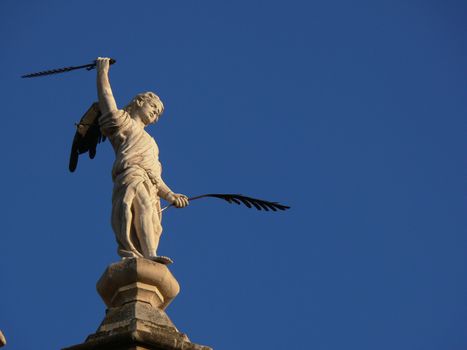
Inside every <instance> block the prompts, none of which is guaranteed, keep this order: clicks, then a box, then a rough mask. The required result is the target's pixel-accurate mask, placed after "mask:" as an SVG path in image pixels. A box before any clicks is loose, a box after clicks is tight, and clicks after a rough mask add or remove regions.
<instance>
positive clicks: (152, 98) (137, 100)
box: [124, 91, 164, 123]
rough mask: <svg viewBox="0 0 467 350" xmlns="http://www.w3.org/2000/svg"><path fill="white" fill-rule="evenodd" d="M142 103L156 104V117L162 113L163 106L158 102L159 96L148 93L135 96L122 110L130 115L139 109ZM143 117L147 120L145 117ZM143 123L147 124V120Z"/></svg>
mask: <svg viewBox="0 0 467 350" xmlns="http://www.w3.org/2000/svg"><path fill="white" fill-rule="evenodd" d="M144 102H154V103H155V104H156V106H157V116H158V117H159V116H160V115H161V114H162V113H163V112H164V104H163V103H162V101H161V100H160V98H159V96H157V95H156V94H155V93H153V92H150V91H148V92H143V93H141V94H138V95H136V96H135V97H134V98H133V100H131V102H130V103H129V104H128V105H127V106H126V107H125V108H124V110H125V111H127V112H128V114H130V115H132V114H131V113H132V112H133V111H134V110H135V109H136V108H139V107H141V106H142V104H143V103H144ZM144 117H145V118H147V116H144ZM144 122H145V123H146V122H148V123H149V120H145V121H144Z"/></svg>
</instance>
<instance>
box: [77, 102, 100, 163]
mask: <svg viewBox="0 0 467 350" xmlns="http://www.w3.org/2000/svg"><path fill="white" fill-rule="evenodd" d="M101 114H102V113H101V111H100V109H99V104H98V103H97V102H94V103H93V104H92V105H91V107H89V109H88V110H87V111H86V113H84V115H83V117H82V118H81V120H80V121H79V123H77V124H76V133H75V137H74V138H73V144H72V146H71V153H70V163H69V165H68V169H70V171H71V172H74V171H75V170H76V167H77V166H78V157H79V155H80V154H83V153H86V152H89V158H91V159H93V158H94V157H95V156H96V147H97V144H98V143H100V142H101V141H105V136H103V135H102V133H101V130H100V128H99V117H100V116H101Z"/></svg>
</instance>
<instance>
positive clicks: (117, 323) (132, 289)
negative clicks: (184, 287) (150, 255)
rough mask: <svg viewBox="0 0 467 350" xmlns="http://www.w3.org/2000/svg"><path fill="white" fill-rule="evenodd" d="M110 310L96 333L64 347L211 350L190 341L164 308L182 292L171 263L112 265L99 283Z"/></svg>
mask: <svg viewBox="0 0 467 350" xmlns="http://www.w3.org/2000/svg"><path fill="white" fill-rule="evenodd" d="M97 290H98V292H99V294H100V295H101V297H102V299H104V301H105V303H106V305H107V306H108V309H107V311H106V315H105V318H104V320H103V321H102V323H101V324H100V326H99V328H98V329H97V331H96V333H94V334H91V335H89V336H88V337H87V339H86V341H85V342H84V343H83V344H79V345H74V346H71V347H68V348H65V349H63V350H101V349H109V350H110V349H111V350H159V349H160V350H211V348H209V347H207V346H203V345H198V344H194V343H192V342H190V340H189V339H188V337H187V336H186V334H183V333H181V332H179V331H178V329H177V328H176V327H175V325H174V324H173V322H172V321H171V320H170V318H169V317H168V316H167V314H166V313H165V311H164V309H165V308H166V307H167V305H168V304H169V303H170V302H171V301H172V300H173V299H174V298H175V296H176V295H177V294H178V292H179V291H180V287H179V285H178V282H177V281H176V279H175V278H174V277H173V275H172V273H171V272H170V271H169V269H168V268H167V266H165V265H163V264H160V263H156V262H153V261H151V260H147V259H143V258H133V259H124V260H122V261H120V262H117V263H115V264H112V265H110V266H109V267H108V268H107V269H106V271H105V272H104V274H103V275H102V277H101V278H100V280H99V281H98V283H97Z"/></svg>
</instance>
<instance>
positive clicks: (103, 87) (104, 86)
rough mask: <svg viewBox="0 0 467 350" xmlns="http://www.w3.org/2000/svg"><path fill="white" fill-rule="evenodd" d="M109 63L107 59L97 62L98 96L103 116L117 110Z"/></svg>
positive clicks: (99, 58) (98, 59) (102, 58)
mask: <svg viewBox="0 0 467 350" xmlns="http://www.w3.org/2000/svg"><path fill="white" fill-rule="evenodd" d="M109 61H110V58H106V57H98V58H97V60H96V69H97V96H98V98H99V108H100V110H101V112H102V114H107V113H109V112H111V111H114V110H116V109H117V104H116V103H115V99H114V95H113V93H112V88H111V87H110V81H109V66H110V64H109Z"/></svg>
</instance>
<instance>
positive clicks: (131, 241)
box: [99, 110, 171, 257]
mask: <svg viewBox="0 0 467 350" xmlns="http://www.w3.org/2000/svg"><path fill="white" fill-rule="evenodd" d="M99 124H100V127H101V131H102V133H103V134H104V135H105V136H107V137H108V138H109V140H110V142H111V143H112V146H113V149H114V151H115V158H116V159H115V162H114V165H113V168H112V180H113V182H114V187H113V192H112V218H111V222H112V228H113V231H114V233H115V237H116V239H117V242H118V254H119V255H120V256H121V257H149V256H155V255H156V249H157V245H158V243H159V237H160V235H161V233H162V226H161V221H162V213H161V212H160V210H161V205H160V196H162V197H163V198H164V197H165V196H166V194H167V193H169V192H171V190H170V189H169V188H168V187H167V185H166V184H165V183H164V181H163V180H162V178H161V173H162V166H161V164H160V162H159V149H158V147H157V144H156V142H155V141H154V139H153V138H152V137H151V136H150V135H149V134H148V133H147V132H146V131H145V130H144V128H143V127H142V126H141V125H140V124H138V123H137V122H136V121H135V120H134V119H132V118H131V116H130V115H129V114H128V113H127V112H126V111H124V110H114V111H112V112H109V113H107V114H105V115H102V116H101V117H100V119H99ZM142 206H143V207H144V210H143V212H142V211H141V207H142ZM141 215H146V216H148V215H149V216H151V220H152V223H153V225H152V227H153V229H152V230H150V231H151V232H147V231H148V230H144V228H141V227H140V226H141V225H138V221H137V220H142V219H141V217H139V216H141ZM148 242H149V243H148Z"/></svg>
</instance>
